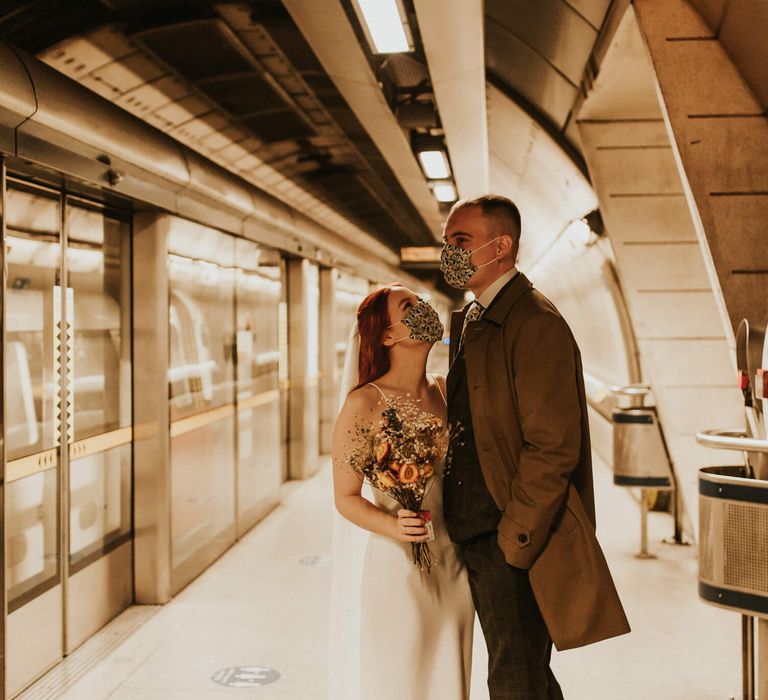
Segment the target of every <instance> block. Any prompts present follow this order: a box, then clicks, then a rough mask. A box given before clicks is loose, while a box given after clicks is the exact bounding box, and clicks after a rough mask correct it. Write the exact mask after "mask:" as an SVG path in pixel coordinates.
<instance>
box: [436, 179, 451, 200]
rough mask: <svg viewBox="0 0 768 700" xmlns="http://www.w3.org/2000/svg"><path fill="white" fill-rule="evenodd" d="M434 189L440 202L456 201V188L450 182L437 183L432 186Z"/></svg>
mask: <svg viewBox="0 0 768 700" xmlns="http://www.w3.org/2000/svg"><path fill="white" fill-rule="evenodd" d="M432 191H433V192H434V193H435V199H437V201H438V202H455V201H456V188H455V187H454V186H453V185H452V184H451V183H450V182H440V183H436V184H435V185H434V186H433V187H432Z"/></svg>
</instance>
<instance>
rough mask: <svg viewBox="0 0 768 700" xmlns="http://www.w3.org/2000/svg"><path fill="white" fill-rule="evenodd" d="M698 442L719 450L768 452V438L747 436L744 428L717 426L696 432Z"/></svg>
mask: <svg viewBox="0 0 768 700" xmlns="http://www.w3.org/2000/svg"><path fill="white" fill-rule="evenodd" d="M696 442H698V443H699V444H701V445H704V446H705V447H712V448H713V449H718V450H737V451H738V452H763V453H765V454H768V440H760V439H759V438H750V437H747V436H746V434H745V432H744V429H743V428H715V429H713V430H703V431H702V432H700V433H696Z"/></svg>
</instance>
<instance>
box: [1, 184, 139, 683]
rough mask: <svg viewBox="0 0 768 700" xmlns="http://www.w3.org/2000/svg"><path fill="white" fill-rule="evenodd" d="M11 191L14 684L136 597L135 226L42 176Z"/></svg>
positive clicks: (9, 570) (8, 494)
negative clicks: (45, 182) (41, 182)
mask: <svg viewBox="0 0 768 700" xmlns="http://www.w3.org/2000/svg"><path fill="white" fill-rule="evenodd" d="M5 196H6V205H7V206H6V212H7V220H6V227H7V236H6V258H7V263H8V268H7V279H6V290H5V294H6V307H7V314H6V346H5V358H6V363H5V377H6V379H5V394H6V395H5V400H6V421H7V422H6V436H7V447H6V460H7V463H6V475H7V479H6V481H7V483H6V488H5V508H6V513H7V515H6V522H7V527H6V546H7V551H8V552H9V556H8V557H7V562H6V575H7V586H8V599H9V617H8V622H7V629H8V636H7V647H8V662H7V666H6V667H7V668H8V674H9V676H8V688H9V691H10V693H11V694H13V693H15V692H17V691H18V690H20V689H21V688H23V687H24V686H25V685H27V684H28V683H30V682H32V681H33V680H34V679H35V678H36V677H38V676H39V675H41V674H42V673H44V672H45V671H46V670H47V669H48V668H49V667H50V666H52V665H53V664H55V663H56V662H58V661H59V660H60V659H61V657H62V655H63V654H66V653H68V652H69V651H71V650H73V649H74V648H75V647H76V646H78V645H79V644H80V643H82V642H83V641H84V640H85V639H87V638H88V636H90V635H91V634H92V633H93V632H95V631H96V630H97V629H99V628H100V627H101V626H102V625H104V624H105V623H106V622H108V621H109V619H111V618H112V617H113V616H114V615H116V614H117V613H119V612H120V611H121V610H123V609H124V608H125V607H127V606H128V605H130V604H131V602H132V569H131V549H130V539H131V452H132V450H131V439H132V431H131V357H130V347H131V344H130V313H131V307H130V278H129V271H130V224H129V223H128V221H127V220H124V219H123V218H122V217H121V216H119V215H117V214H115V215H114V216H113V215H112V214H109V213H107V212H105V211H104V210H103V209H101V208H100V207H98V206H96V205H92V204H89V203H87V202H84V201H80V200H73V199H70V198H66V197H64V196H62V194H61V193H60V192H57V191H52V190H49V189H46V188H43V187H38V186H36V185H33V184H31V183H25V182H22V181H16V180H13V181H12V182H11V183H10V185H9V187H8V190H7V192H6V193H5ZM62 223H64V225H65V226H66V230H65V231H64V232H63V235H62V232H61V227H62ZM62 243H64V244H65V246H66V247H65V249H64V259H63V260H62ZM62 263H64V265H63V266H62ZM64 281H66V282H67V284H66V286H64ZM65 377H68V380H67V381H66V382H65ZM65 408H66V411H65V410H64V409H65ZM65 415H67V416H68V419H67V420H66V424H65V423H64V420H63V417H64V416H65ZM121 544H123V545H125V546H124V547H123V548H122V550H121V551H120V552H119V553H115V554H114V555H111V554H110V552H112V551H113V550H115V549H116V548H117V547H119V545H121ZM62 550H63V551H65V552H68V555H69V556H68V557H66V558H62V556H61V553H62Z"/></svg>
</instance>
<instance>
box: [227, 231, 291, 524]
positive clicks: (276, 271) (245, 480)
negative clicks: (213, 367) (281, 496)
mask: <svg viewBox="0 0 768 700" xmlns="http://www.w3.org/2000/svg"><path fill="white" fill-rule="evenodd" d="M237 264H238V269H237V338H236V340H237V451H238V462H237V464H238V472H237V476H238V479H237V504H238V532H239V533H243V532H245V531H247V530H248V528H249V527H251V526H252V525H253V524H254V523H255V522H256V521H257V520H258V519H259V518H261V517H262V516H263V515H264V513H265V512H266V511H267V510H268V509H269V508H270V507H271V506H273V505H274V504H275V503H276V502H277V497H278V490H279V488H280V483H281V481H282V478H281V475H282V467H281V458H282V451H281V437H280V377H279V362H280V346H279V337H278V324H279V304H280V299H281V296H282V276H281V266H280V257H279V253H278V252H277V251H273V250H267V249H263V248H260V247H259V246H258V245H257V244H255V243H252V242H251V241H246V240H243V239H238V240H237Z"/></svg>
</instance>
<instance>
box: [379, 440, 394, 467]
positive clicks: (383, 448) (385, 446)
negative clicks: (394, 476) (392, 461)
mask: <svg viewBox="0 0 768 700" xmlns="http://www.w3.org/2000/svg"><path fill="white" fill-rule="evenodd" d="M390 449H391V447H390V445H389V443H388V442H387V441H386V440H384V442H380V443H379V446H378V447H377V448H376V461H377V462H378V463H379V464H381V463H382V462H383V461H384V460H385V459H386V458H387V456H388V455H389V451H390Z"/></svg>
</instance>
